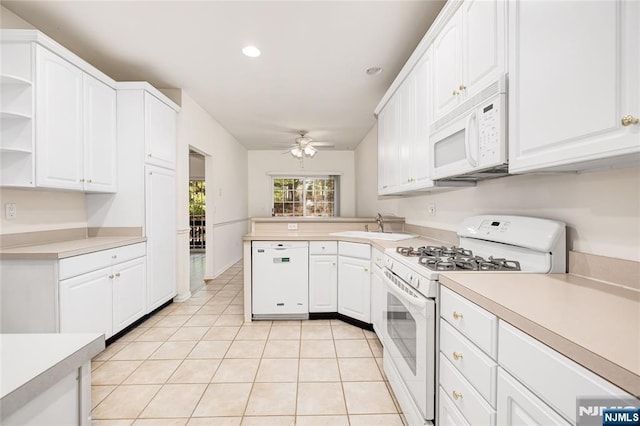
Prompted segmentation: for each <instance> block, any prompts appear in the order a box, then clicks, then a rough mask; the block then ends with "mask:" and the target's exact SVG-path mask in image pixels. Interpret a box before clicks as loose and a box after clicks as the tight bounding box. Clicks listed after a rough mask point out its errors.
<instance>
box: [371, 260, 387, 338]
mask: <svg viewBox="0 0 640 426" xmlns="http://www.w3.org/2000/svg"><path fill="white" fill-rule="evenodd" d="M373 268H374V272H373V274H371V323H372V324H373V331H375V332H376V334H377V335H378V339H380V341H382V344H383V345H384V343H385V341H384V336H385V333H384V331H383V329H382V327H384V319H383V315H384V314H383V312H384V310H385V305H386V301H385V290H384V281H383V278H382V277H383V275H382V269H381V268H378V267H376V266H373Z"/></svg>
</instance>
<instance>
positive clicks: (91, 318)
mask: <svg viewBox="0 0 640 426" xmlns="http://www.w3.org/2000/svg"><path fill="white" fill-rule="evenodd" d="M111 275H112V273H111V269H110V268H104V269H100V270H97V271H94V272H90V273H88V274H84V275H79V276H77V277H74V278H69V279H67V280H62V281H60V332H61V333H104V335H105V338H108V337H110V336H111V335H112V332H111V331H112V327H111V306H112V305H111V280H112V277H111Z"/></svg>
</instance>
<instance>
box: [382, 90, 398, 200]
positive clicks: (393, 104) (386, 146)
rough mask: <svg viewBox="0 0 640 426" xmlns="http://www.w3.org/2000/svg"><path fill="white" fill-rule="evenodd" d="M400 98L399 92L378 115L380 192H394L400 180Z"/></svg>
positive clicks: (384, 193) (383, 193)
mask: <svg viewBox="0 0 640 426" xmlns="http://www.w3.org/2000/svg"><path fill="white" fill-rule="evenodd" d="M398 100H399V96H397V93H396V94H395V95H394V96H393V97H391V99H390V100H389V102H388V103H387V105H386V106H385V107H384V109H383V110H382V111H380V114H379V115H378V194H380V195H386V194H390V193H393V190H394V188H395V187H396V186H397V185H398V183H399V181H400V177H399V171H400V170H399V168H398V167H397V163H398V159H399V153H398V129H399V123H398V110H399V106H398Z"/></svg>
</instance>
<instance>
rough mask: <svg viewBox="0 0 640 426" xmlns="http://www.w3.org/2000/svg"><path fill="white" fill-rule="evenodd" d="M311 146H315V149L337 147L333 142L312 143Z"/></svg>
mask: <svg viewBox="0 0 640 426" xmlns="http://www.w3.org/2000/svg"><path fill="white" fill-rule="evenodd" d="M309 145H311V146H315V147H325V148H333V147H335V145H334V144H332V143H331V142H315V141H314V142H311V143H310V144H309Z"/></svg>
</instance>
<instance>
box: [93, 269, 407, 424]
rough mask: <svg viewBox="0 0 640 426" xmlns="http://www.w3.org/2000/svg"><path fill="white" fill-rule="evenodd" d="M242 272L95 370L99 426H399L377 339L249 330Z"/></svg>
mask: <svg viewBox="0 0 640 426" xmlns="http://www.w3.org/2000/svg"><path fill="white" fill-rule="evenodd" d="M242 280H243V273H242V265H241V264H238V265H234V266H233V267H231V268H229V269H228V270H227V271H225V272H224V273H223V274H222V275H221V276H220V277H218V278H216V279H215V280H212V281H209V282H207V284H206V285H205V286H204V287H203V288H202V289H201V290H200V291H198V292H197V293H195V294H194V295H193V297H192V298H191V299H189V300H187V301H186V302H184V303H173V304H171V305H169V306H168V307H166V308H164V309H163V310H161V311H160V312H158V313H156V314H155V315H153V316H152V317H151V318H149V319H148V320H147V321H145V322H144V323H142V324H140V325H139V326H137V327H136V328H135V329H133V330H131V331H130V332H129V333H127V334H126V335H125V336H123V337H121V338H120V339H118V341H116V342H115V343H113V344H111V345H110V346H108V347H107V348H106V349H105V350H104V351H103V352H102V353H100V354H99V355H98V356H96V357H95V358H94V359H93V362H92V370H93V371H92V378H91V381H92V387H91V388H92V389H91V396H92V402H93V411H92V416H93V422H94V424H95V425H160V426H162V425H294V424H296V425H331V426H333V425H335V426H340V425H362V426H364V425H385V426H395V425H398V426H400V425H402V424H403V423H402V418H401V416H400V414H399V410H398V407H397V404H396V402H395V400H394V398H393V396H392V393H391V391H390V390H389V386H388V383H387V382H386V381H385V377H384V373H383V371H382V346H381V345H380V342H379V341H378V339H377V337H376V335H375V334H374V333H372V332H369V331H363V330H361V329H359V328H357V327H354V326H351V325H349V324H346V323H344V322H342V321H338V320H318V321H273V322H271V321H260V322H252V323H244V321H243V315H242V313H243V298H242Z"/></svg>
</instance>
